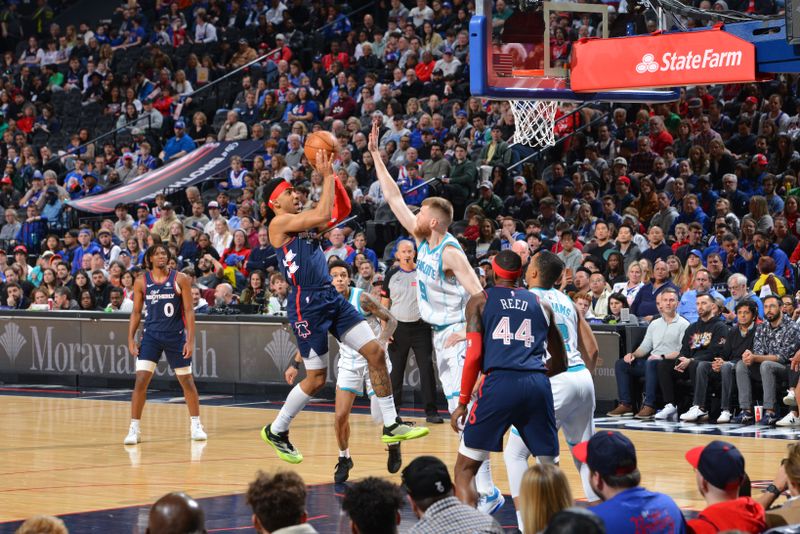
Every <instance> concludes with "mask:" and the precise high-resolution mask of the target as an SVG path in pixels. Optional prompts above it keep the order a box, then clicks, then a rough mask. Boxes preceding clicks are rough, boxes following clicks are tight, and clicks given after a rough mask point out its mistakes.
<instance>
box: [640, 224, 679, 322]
mask: <svg viewBox="0 0 800 534" xmlns="http://www.w3.org/2000/svg"><path fill="white" fill-rule="evenodd" d="M651 230H652V229H651ZM667 275H668V273H667V263H666V262H665V261H663V260H656V262H655V264H654V265H653V281H652V282H650V283H648V284H645V285H644V286H643V287H642V288H641V289H640V290H639V292H638V293H637V294H636V298H634V299H633V304H631V313H632V314H633V315H635V316H636V317H638V318H639V319H640V320H643V321H645V322H650V321H652V320H653V319H654V318H655V316H656V315H657V314H658V307H657V306H656V296H658V294H659V293H660V292H661V291H663V290H664V289H665V288H667V287H670V288H672V289H674V290H675V291H676V292H677V293H680V291H679V289H678V287H677V286H676V285H675V284H673V283H672V281H671V280H670V279H669V278H668V276H667Z"/></svg>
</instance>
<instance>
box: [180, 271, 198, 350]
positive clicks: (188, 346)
mask: <svg viewBox="0 0 800 534" xmlns="http://www.w3.org/2000/svg"><path fill="white" fill-rule="evenodd" d="M177 278H178V279H177V282H178V287H180V288H181V304H183V322H184V324H185V325H186V343H185V344H184V345H183V357H184V358H186V359H189V358H191V357H192V354H193V353H194V306H193V303H192V284H191V282H189V277H188V276H186V275H185V274H183V273H178V277H177Z"/></svg>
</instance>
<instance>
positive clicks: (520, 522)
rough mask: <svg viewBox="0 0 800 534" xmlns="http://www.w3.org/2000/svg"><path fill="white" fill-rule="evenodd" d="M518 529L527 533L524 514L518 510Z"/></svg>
mask: <svg viewBox="0 0 800 534" xmlns="http://www.w3.org/2000/svg"><path fill="white" fill-rule="evenodd" d="M517 527H518V528H519V531H520V532H525V529H524V528H523V525H522V512H520V511H519V510H517Z"/></svg>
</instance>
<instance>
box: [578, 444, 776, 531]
mask: <svg viewBox="0 0 800 534" xmlns="http://www.w3.org/2000/svg"><path fill="white" fill-rule="evenodd" d="M572 454H573V455H574V456H575V459H576V460H578V461H579V462H583V463H585V464H586V465H587V466H589V483H590V484H591V486H592V489H593V490H594V491H595V493H597V495H599V496H600V499H601V500H602V501H603V502H602V503H600V504H598V505H597V506H593V507H591V508H589V510H591V511H592V512H594V513H595V514H596V515H597V516H599V517H600V518H601V519H602V520H603V522H604V523H605V525H606V532H613V533H614V534H626V533H631V534H632V533H636V532H662V533H683V532H686V523H685V522H684V519H683V514H682V513H681V510H680V508H678V505H677V504H675V501H673V500H672V499H671V498H670V497H669V496H668V495H665V494H663V493H656V492H653V491H649V490H647V489H645V488H643V487H642V486H640V485H639V484H640V483H641V480H642V475H641V473H640V472H639V469H638V467H637V462H636V449H635V448H634V446H633V442H631V440H630V439H628V438H627V437H626V436H625V435H624V434H621V433H619V432H612V431H610V430H607V431H601V432H598V433H597V434H595V435H594V436H592V438H591V439H590V440H589V441H584V442H583V443H578V444H577V445H575V447H574V448H573V449H572ZM762 513H763V512H762Z"/></svg>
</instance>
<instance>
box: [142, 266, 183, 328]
mask: <svg viewBox="0 0 800 534" xmlns="http://www.w3.org/2000/svg"><path fill="white" fill-rule="evenodd" d="M144 276H145V279H144V280H145V288H144V302H145V319H144V333H145V334H173V335H175V336H179V335H182V334H183V329H184V327H185V324H184V321H183V301H182V300H181V296H180V295H179V294H178V290H177V287H176V286H177V285H178V282H177V278H178V272H177V271H175V270H170V271H169V274H168V275H167V279H166V280H164V282H162V283H160V284H159V283H156V282H155V281H154V280H153V277H152V274H151V273H150V271H145V275H144Z"/></svg>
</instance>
